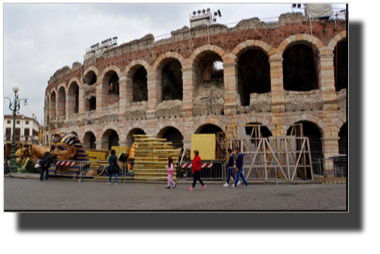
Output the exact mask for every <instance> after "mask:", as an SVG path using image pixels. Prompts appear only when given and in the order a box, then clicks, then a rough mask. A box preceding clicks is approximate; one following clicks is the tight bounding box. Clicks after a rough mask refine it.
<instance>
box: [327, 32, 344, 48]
mask: <svg viewBox="0 0 380 254" xmlns="http://www.w3.org/2000/svg"><path fill="white" fill-rule="evenodd" d="M346 34H347V32H346V31H343V32H340V33H339V34H338V36H336V37H335V36H334V38H332V39H331V40H330V42H329V44H327V45H328V47H329V48H331V49H332V50H333V49H334V48H335V46H336V44H337V43H339V42H340V41H341V40H343V39H345V38H346Z"/></svg>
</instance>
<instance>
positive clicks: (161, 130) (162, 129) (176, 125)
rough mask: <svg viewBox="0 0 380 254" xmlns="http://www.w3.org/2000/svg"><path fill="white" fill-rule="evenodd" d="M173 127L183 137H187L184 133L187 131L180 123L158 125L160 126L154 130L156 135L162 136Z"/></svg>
mask: <svg viewBox="0 0 380 254" xmlns="http://www.w3.org/2000/svg"><path fill="white" fill-rule="evenodd" d="M170 127H173V128H176V129H177V130H178V131H179V132H180V133H181V135H182V137H185V135H184V133H186V132H185V130H184V128H183V124H180V123H179V122H168V123H165V124H158V126H157V127H156V128H155V129H154V133H157V136H158V135H162V134H163V133H164V132H165V130H166V129H168V128H170Z"/></svg>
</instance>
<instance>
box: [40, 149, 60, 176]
mask: <svg viewBox="0 0 380 254" xmlns="http://www.w3.org/2000/svg"><path fill="white" fill-rule="evenodd" d="M55 158H57V155H53V156H52V155H51V154H50V153H49V152H45V153H44V159H42V160H41V161H40V163H39V164H40V165H41V175H40V181H42V178H43V177H44V172H45V171H46V175H45V181H47V180H49V177H48V175H49V168H50V165H51V164H52V163H53V162H54V160H55Z"/></svg>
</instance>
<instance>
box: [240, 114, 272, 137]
mask: <svg viewBox="0 0 380 254" xmlns="http://www.w3.org/2000/svg"><path fill="white" fill-rule="evenodd" d="M240 121H241V125H246V124H249V123H259V124H261V125H263V126H265V127H267V128H268V130H269V131H270V132H271V133H272V134H274V132H275V131H276V126H275V125H274V124H273V123H271V122H270V121H269V120H267V119H265V118H262V117H256V116H251V117H248V118H242V119H240Z"/></svg>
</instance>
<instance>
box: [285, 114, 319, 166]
mask: <svg viewBox="0 0 380 254" xmlns="http://www.w3.org/2000/svg"><path fill="white" fill-rule="evenodd" d="M300 123H302V128H301V127H295V128H294V130H293V133H292V136H297V137H301V136H303V137H308V138H309V142H310V153H311V158H312V160H313V161H315V160H317V159H323V153H322V140H321V137H322V135H321V132H320V130H319V128H318V127H317V126H316V125H315V124H314V123H310V122H307V121H300V122H297V123H296V124H295V125H297V124H300ZM291 131H292V127H290V128H289V129H288V131H287V132H286V135H288V136H289V135H290V134H291ZM298 143H299V144H297V148H299V149H300V148H301V142H298Z"/></svg>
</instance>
